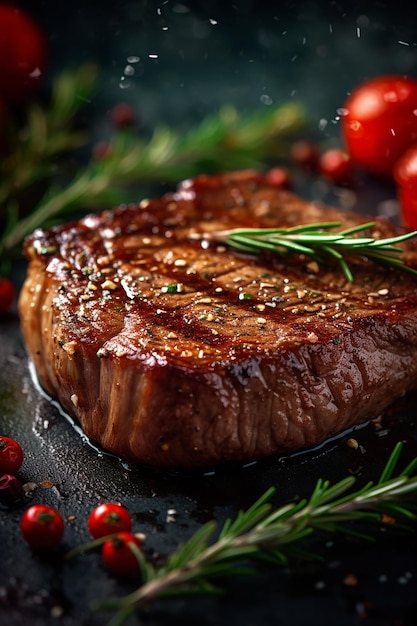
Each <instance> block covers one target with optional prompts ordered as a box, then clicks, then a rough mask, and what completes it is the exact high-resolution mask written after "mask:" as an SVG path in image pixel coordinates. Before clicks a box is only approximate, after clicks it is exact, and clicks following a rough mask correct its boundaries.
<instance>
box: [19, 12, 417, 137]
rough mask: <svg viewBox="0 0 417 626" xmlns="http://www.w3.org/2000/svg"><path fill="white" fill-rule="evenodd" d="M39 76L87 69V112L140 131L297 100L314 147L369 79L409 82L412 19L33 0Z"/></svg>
mask: <svg viewBox="0 0 417 626" xmlns="http://www.w3.org/2000/svg"><path fill="white" fill-rule="evenodd" d="M16 4H17V5H20V6H22V7H24V8H26V9H27V10H28V11H29V12H30V13H31V14H32V15H33V16H34V17H35V18H36V19H37V20H38V22H39V23H40V25H41V27H42V28H43V30H44V32H45V33H46V35H47V38H48V41H49V46H50V65H49V72H50V74H52V73H53V72H55V71H57V70H59V69H62V68H63V67H66V66H69V65H74V64H79V63H81V62H84V61H94V62H97V63H98V64H99V65H100V68H101V78H100V83H99V89H98V91H97V93H96V96H95V99H94V100H93V101H92V102H91V107H90V113H91V118H92V119H93V120H94V123H96V124H97V125H100V124H101V123H102V122H101V114H102V113H103V112H106V111H107V110H108V109H109V107H111V106H112V105H113V104H114V103H116V102H119V101H121V100H123V101H125V102H128V103H130V104H132V105H133V106H134V107H135V109H136V110H137V111H138V113H139V114H140V117H141V120H142V123H143V125H144V127H145V128H147V127H149V128H151V127H152V126H153V125H155V124H156V123H161V122H167V123H172V124H180V125H189V124H191V123H193V122H195V121H198V120H200V119H201V118H202V117H203V116H204V115H205V114H206V113H207V112H210V111H211V110H213V109H217V108H218V107H219V105H221V104H224V103H231V104H234V105H236V106H237V107H238V108H239V109H240V110H244V111H248V110H249V111H250V110H253V109H255V108H258V107H262V106H265V107H268V106H271V105H276V104H278V103H280V102H281V101H287V100H290V99H296V100H299V101H301V102H303V103H304V104H305V105H306V106H307V107H308V108H309V111H310V115H311V118H312V120H313V125H314V126H315V127H316V128H317V129H318V131H319V132H320V133H321V134H322V135H323V137H324V138H330V139H331V138H332V137H335V138H337V137H338V133H339V129H338V119H339V112H338V110H339V109H340V107H342V105H343V102H344V100H345V98H346V95H347V94H348V92H349V91H350V90H351V89H352V88H353V87H354V86H355V85H357V84H358V83H360V82H362V81H363V80H365V79H367V78H369V77H371V76H375V75H378V74H387V73H400V74H403V73H407V74H410V75H416V76H417V28H416V26H417V11H416V10H415V8H405V7H406V6H407V7H409V3H407V5H406V4H405V3H402V2H401V1H400V2H392V1H388V0H387V1H385V2H384V1H378V0H375V2H366V1H365V2H348V1H341V2H338V1H324V2H323V1H320V2H318V1H316V2H314V1H311V0H310V1H308V0H306V1H299V2H295V1H286V2H279V1H275V2H274V1H271V0H269V1H267V0H235V1H233V2H224V1H223V2H222V1H220V0H214V1H210V2H204V1H201V0H200V1H198V0H193V1H192V0H180V1H178V0H159V1H155V0H137V1H135V0H119V1H118V2H109V1H106V0H101V1H100V0H71V2H65V3H63V2H59V1H57V0H37V1H32V2H30V1H29V2H25V1H24V0H22V1H21V2H16Z"/></svg>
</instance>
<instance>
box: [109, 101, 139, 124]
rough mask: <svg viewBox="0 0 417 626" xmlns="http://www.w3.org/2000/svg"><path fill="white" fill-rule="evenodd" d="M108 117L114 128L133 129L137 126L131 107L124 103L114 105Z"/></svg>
mask: <svg viewBox="0 0 417 626" xmlns="http://www.w3.org/2000/svg"><path fill="white" fill-rule="evenodd" d="M110 117H111V120H112V123H113V126H114V127H115V128H134V127H135V126H136V125H137V119H136V113H135V111H134V109H133V107H131V106H130V104H126V103H125V102H120V103H119V104H116V105H115V106H114V107H113V108H112V110H111V111H110Z"/></svg>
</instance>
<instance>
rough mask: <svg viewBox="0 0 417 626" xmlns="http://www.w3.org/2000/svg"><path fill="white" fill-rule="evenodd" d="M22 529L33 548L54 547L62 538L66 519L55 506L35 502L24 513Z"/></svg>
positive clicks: (23, 534)
mask: <svg viewBox="0 0 417 626" xmlns="http://www.w3.org/2000/svg"><path fill="white" fill-rule="evenodd" d="M20 531H21V533H22V536H23V538H24V539H25V541H27V542H28V544H29V545H30V546H31V548H34V549H40V548H52V547H54V546H56V545H57V544H58V543H59V542H60V541H61V539H62V536H63V534H64V520H63V519H62V517H61V515H60V514H59V513H58V511H57V510H56V509H54V508H53V507H51V506H47V505H46V504H34V505H33V506H31V507H29V508H28V509H27V510H26V511H25V512H24V513H23V515H22V517H21V520H20Z"/></svg>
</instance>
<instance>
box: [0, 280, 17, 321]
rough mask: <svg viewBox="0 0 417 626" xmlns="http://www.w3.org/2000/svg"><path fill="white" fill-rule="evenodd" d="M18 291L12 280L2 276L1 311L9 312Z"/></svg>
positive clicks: (0, 282)
mask: <svg viewBox="0 0 417 626" xmlns="http://www.w3.org/2000/svg"><path fill="white" fill-rule="evenodd" d="M15 297H16V291H15V288H14V285H13V283H12V281H11V280H9V279H8V278H1V277H0V313H7V311H9V310H10V308H11V306H12V304H13V302H14V299H15Z"/></svg>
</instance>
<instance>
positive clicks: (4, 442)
mask: <svg viewBox="0 0 417 626" xmlns="http://www.w3.org/2000/svg"><path fill="white" fill-rule="evenodd" d="M22 463H23V450H22V447H21V445H20V443H18V442H17V441H15V440H14V439H11V438H10V437H0V474H14V473H15V472H17V471H19V469H20V467H21V465H22Z"/></svg>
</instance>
